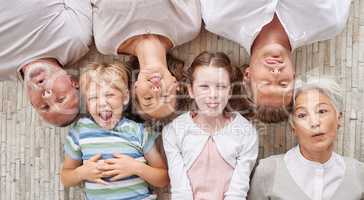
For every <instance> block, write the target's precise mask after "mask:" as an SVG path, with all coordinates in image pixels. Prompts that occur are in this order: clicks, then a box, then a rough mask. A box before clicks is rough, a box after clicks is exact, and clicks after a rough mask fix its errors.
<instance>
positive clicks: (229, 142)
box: [162, 112, 258, 200]
mask: <svg viewBox="0 0 364 200" xmlns="http://www.w3.org/2000/svg"><path fill="white" fill-rule="evenodd" d="M234 115H235V118H234V119H233V120H232V121H231V122H230V123H229V124H227V125H226V126H225V127H224V128H222V129H221V130H219V131H217V132H216V133H214V134H207V133H206V132H204V131H203V130H202V129H201V128H199V127H198V126H197V125H196V124H195V123H194V122H193V119H192V118H191V116H190V113H189V112H188V113H185V114H182V115H181V116H179V117H177V118H176V119H175V120H173V121H172V122H171V123H169V124H168V125H167V126H165V127H164V128H163V133H162V136H163V146H164V150H165V153H166V156H167V161H168V173H169V177H170V181H171V193H172V199H181V200H189V199H193V197H192V191H191V185H190V180H189V179H188V176H187V170H188V169H190V168H191V166H192V164H193V162H194V161H195V160H196V159H197V157H198V155H199V154H200V153H201V151H202V150H203V148H204V146H205V144H206V142H207V141H208V139H209V137H212V139H213V140H214V142H215V144H216V147H217V149H218V151H219V153H220V154H221V156H222V157H223V158H224V160H225V161H226V162H227V163H228V164H229V165H231V166H232V167H233V168H234V172H233V175H232V178H231V181H230V186H229V189H228V191H227V192H226V193H225V198H224V199H225V200H232V199H245V198H246V195H247V192H248V190H249V176H250V173H251V170H252V169H253V167H254V164H255V161H256V158H257V155H258V137H257V133H256V130H255V128H254V126H253V125H252V124H251V123H250V122H249V121H248V120H246V119H245V118H244V117H242V116H241V115H240V114H239V113H234ZM221 173H222V172H221ZM207 184H210V183H207Z"/></svg>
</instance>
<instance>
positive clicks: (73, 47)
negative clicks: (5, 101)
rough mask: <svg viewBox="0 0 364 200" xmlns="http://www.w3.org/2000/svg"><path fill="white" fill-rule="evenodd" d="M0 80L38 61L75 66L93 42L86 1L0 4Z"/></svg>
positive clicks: (16, 0)
mask: <svg viewBox="0 0 364 200" xmlns="http://www.w3.org/2000/svg"><path fill="white" fill-rule="evenodd" d="M0 4H1V6H0V80H5V79H16V78H17V71H18V69H20V68H21V67H22V66H23V65H25V64H27V63H29V62H32V61H34V60H37V59H40V58H55V59H57V60H58V62H60V64H62V65H66V64H69V63H74V62H76V61H77V60H78V59H80V58H81V57H82V56H84V55H85V54H86V53H87V52H88V50H89V47H88V46H89V45H90V43H91V40H92V22H91V20H92V13H91V11H92V10H91V3H90V1H89V0H36V1H35V0H26V1H24V0H11V1H7V0H0Z"/></svg>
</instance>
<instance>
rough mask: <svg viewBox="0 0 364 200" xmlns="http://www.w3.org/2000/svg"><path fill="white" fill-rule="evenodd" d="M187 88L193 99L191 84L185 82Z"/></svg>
mask: <svg viewBox="0 0 364 200" xmlns="http://www.w3.org/2000/svg"><path fill="white" fill-rule="evenodd" d="M187 90H188V95H190V97H191V98H192V99H194V98H195V96H194V95H193V90H192V85H191V84H187Z"/></svg>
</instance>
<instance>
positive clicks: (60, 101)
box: [56, 97, 66, 103]
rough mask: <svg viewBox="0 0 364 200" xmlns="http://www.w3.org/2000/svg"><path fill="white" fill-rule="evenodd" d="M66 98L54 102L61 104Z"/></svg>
mask: <svg viewBox="0 0 364 200" xmlns="http://www.w3.org/2000/svg"><path fill="white" fill-rule="evenodd" d="M65 99H66V97H60V98H58V99H57V100H56V102H57V103H63V102H64V100H65Z"/></svg>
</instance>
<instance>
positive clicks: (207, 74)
mask: <svg viewBox="0 0 364 200" xmlns="http://www.w3.org/2000/svg"><path fill="white" fill-rule="evenodd" d="M235 71H236V69H235V68H233V67H232V66H231V64H230V60H229V58H228V57H227V56H226V55H225V54H223V53H208V52H203V53H201V54H200V55H199V56H197V57H196V58H195V60H194V62H193V63H192V66H191V68H190V69H189V71H188V80H189V83H188V93H189V95H190V97H191V98H192V99H193V100H194V103H195V107H196V109H194V110H193V111H190V112H187V113H184V114H182V115H180V116H179V117H178V118H176V119H175V120H174V121H172V122H171V123H170V124H168V125H167V126H166V127H165V128H164V129H163V134H162V135H163V145H164V150H165V153H166V155H167V160H168V167H169V170H168V172H169V177H170V180H171V192H172V199H184V200H189V199H209V200H215V199H216V200H222V199H245V198H246V195H247V192H248V190H249V175H250V173H251V170H252V168H253V167H254V164H255V160H256V158H257V154H258V140H257V134H256V130H255V128H254V127H253V125H252V124H251V123H249V121H248V120H246V119H245V118H244V117H242V116H241V115H240V114H239V113H238V112H229V111H228V109H227V104H228V102H229V99H230V97H231V83H232V81H233V80H235V77H234V75H235V74H236V72H235Z"/></svg>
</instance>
